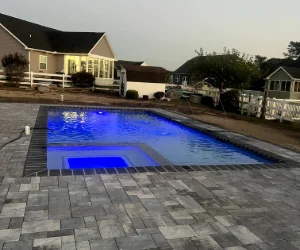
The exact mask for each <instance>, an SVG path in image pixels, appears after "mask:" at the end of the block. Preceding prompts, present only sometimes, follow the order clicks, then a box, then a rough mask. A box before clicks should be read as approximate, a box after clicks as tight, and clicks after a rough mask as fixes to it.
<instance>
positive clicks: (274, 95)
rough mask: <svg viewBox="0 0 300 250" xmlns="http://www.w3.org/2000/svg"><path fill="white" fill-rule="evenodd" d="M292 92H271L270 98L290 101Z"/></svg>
mask: <svg viewBox="0 0 300 250" xmlns="http://www.w3.org/2000/svg"><path fill="white" fill-rule="evenodd" d="M290 94H291V93H290V92H287V91H269V95H268V96H269V97H270V98H276V99H290Z"/></svg>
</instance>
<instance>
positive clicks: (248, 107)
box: [247, 93, 253, 116]
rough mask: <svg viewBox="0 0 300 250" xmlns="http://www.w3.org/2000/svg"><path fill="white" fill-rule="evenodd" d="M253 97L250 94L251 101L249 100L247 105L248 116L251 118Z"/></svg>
mask: <svg viewBox="0 0 300 250" xmlns="http://www.w3.org/2000/svg"><path fill="white" fill-rule="evenodd" d="M252 96H253V95H251V94H250V93H249V100H248V105H247V115H248V116H250V114H251V112H250V111H251V106H252V105H251V97H252Z"/></svg>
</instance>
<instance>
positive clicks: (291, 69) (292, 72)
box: [266, 66, 300, 79]
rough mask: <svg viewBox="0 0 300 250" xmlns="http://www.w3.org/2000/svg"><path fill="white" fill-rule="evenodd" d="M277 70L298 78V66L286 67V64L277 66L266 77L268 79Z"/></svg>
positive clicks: (299, 71) (299, 74)
mask: <svg viewBox="0 0 300 250" xmlns="http://www.w3.org/2000/svg"><path fill="white" fill-rule="evenodd" d="M279 70H283V71H284V72H285V73H286V74H287V75H288V76H289V77H291V78H295V79H300V68H296V67H287V66H281V67H279V68H278V69H276V70H275V71H274V72H273V73H272V74H270V75H269V76H268V77H267V78H266V79H270V78H271V77H272V76H273V75H274V74H275V73H277V72H278V71H279Z"/></svg>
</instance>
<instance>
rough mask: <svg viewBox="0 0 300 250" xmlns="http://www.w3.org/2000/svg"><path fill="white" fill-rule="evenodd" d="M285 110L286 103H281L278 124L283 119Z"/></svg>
mask: <svg viewBox="0 0 300 250" xmlns="http://www.w3.org/2000/svg"><path fill="white" fill-rule="evenodd" d="M285 109H286V101H283V104H282V108H281V110H280V111H281V112H280V113H281V114H280V122H282V121H283V119H284V117H285V113H286V112H285Z"/></svg>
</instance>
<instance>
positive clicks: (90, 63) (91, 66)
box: [88, 58, 94, 74]
mask: <svg viewBox="0 0 300 250" xmlns="http://www.w3.org/2000/svg"><path fill="white" fill-rule="evenodd" d="M88 72H89V73H92V74H93V73H94V60H93V58H89V59H88Z"/></svg>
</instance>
